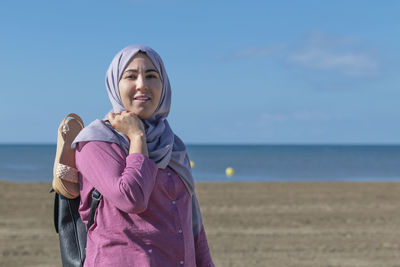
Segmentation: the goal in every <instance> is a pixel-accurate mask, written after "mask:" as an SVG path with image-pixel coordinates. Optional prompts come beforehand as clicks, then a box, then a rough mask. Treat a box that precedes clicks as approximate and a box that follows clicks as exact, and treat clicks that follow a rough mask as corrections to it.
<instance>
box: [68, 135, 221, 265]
mask: <svg viewBox="0 0 400 267" xmlns="http://www.w3.org/2000/svg"><path fill="white" fill-rule="evenodd" d="M75 156H76V165H77V168H78V170H79V173H80V174H79V179H80V184H81V190H80V194H81V204H80V208H79V213H80V215H81V217H82V221H83V222H84V223H85V224H87V222H88V217H89V212H90V204H91V192H92V190H93V189H94V188H96V189H97V190H98V191H99V192H100V193H101V194H102V196H103V197H102V199H101V201H100V204H99V206H98V208H97V210H96V213H95V218H94V223H93V225H92V226H91V227H90V228H89V229H88V234H87V245H86V259H85V264H84V266H85V267H89V266H96V267H101V266H107V267H109V266H113V267H119V266H121V267H129V266H132V267H136V266H137V267H147V266H149V267H150V266H157V267H158V266H165V267H168V266H190V267H194V266H198V267H203V266H207V267H209V266H214V264H213V262H212V259H211V255H210V251H209V247H208V244H207V238H206V233H205V231H204V227H203V226H202V228H201V231H200V232H199V233H198V234H197V235H196V236H194V235H193V230H192V212H191V208H192V202H191V197H190V194H189V192H188V191H187V189H186V187H185V185H184V183H183V182H182V181H181V179H180V178H179V177H178V175H177V174H176V173H175V172H174V171H173V170H172V169H171V168H169V167H167V168H165V169H159V168H158V167H157V165H156V164H155V163H154V162H153V161H152V160H150V159H149V158H148V157H146V156H145V155H143V154H140V153H133V154H130V155H128V156H126V154H125V152H124V151H123V150H122V148H121V147H120V146H119V145H118V144H115V143H108V142H101V141H91V142H80V143H78V146H77V149H76V153H75Z"/></svg>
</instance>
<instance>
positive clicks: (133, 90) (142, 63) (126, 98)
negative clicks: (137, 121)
mask: <svg viewBox="0 0 400 267" xmlns="http://www.w3.org/2000/svg"><path fill="white" fill-rule="evenodd" d="M118 89H119V94H120V96H121V100H122V104H123V105H124V107H125V109H126V110H127V111H130V112H132V113H134V114H136V115H137V116H138V117H139V118H141V119H147V118H149V117H151V115H152V114H153V113H154V111H155V110H156V109H157V106H158V103H159V102H160V98H161V93H162V81H161V77H160V74H159V73H158V72H157V69H156V67H155V66H154V64H153V62H152V61H151V60H150V58H149V57H148V56H147V55H146V54H144V53H138V54H136V55H135V56H134V57H133V59H132V60H131V62H130V63H129V64H128V66H127V67H126V68H125V70H124V72H123V73H122V76H121V79H120V81H119V83H118Z"/></svg>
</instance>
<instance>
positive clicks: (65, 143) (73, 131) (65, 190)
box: [52, 113, 84, 199]
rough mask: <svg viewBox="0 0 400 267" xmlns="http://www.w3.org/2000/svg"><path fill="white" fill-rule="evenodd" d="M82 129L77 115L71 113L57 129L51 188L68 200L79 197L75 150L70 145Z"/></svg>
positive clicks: (81, 123)
mask: <svg viewBox="0 0 400 267" xmlns="http://www.w3.org/2000/svg"><path fill="white" fill-rule="evenodd" d="M83 127H84V125H83V121H82V119H81V118H80V117H79V116H78V115H76V114H74V113H71V114H68V115H67V116H66V117H65V118H64V119H63V120H62V121H61V124H60V126H59V128H58V136H57V152H56V157H55V160H54V168H53V183H52V186H53V189H54V191H56V192H57V193H58V194H61V195H63V196H65V197H66V198H70V199H73V198H76V197H78V196H79V181H78V170H77V169H76V165H75V150H74V149H72V148H71V144H72V142H73V141H74V139H75V137H76V136H77V135H78V133H79V132H80V131H81V130H82V129H83Z"/></svg>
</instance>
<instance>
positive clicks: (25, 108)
mask: <svg viewBox="0 0 400 267" xmlns="http://www.w3.org/2000/svg"><path fill="white" fill-rule="evenodd" d="M399 10H400V2H399V1H183V0H182V1H181V0H165V1H156V0H154V1H153V0H148V1H147V0H142V1H139V0H137V1H133V0H130V1H129V0H114V1H92V0H80V1H75V0H72V1H63V2H61V1H40V0H39V1H28V0H24V1H2V2H1V3H0V25H1V26H0V36H1V42H0V77H1V98H0V112H1V116H0V125H1V129H2V130H1V131H0V143H55V142H56V131H57V127H58V124H59V121H60V120H61V119H62V118H63V116H64V115H66V114H67V113H69V112H75V113H78V114H80V115H81V116H82V117H83V119H84V121H85V122H86V123H89V122H91V121H92V120H94V119H96V118H102V117H103V116H104V114H105V113H107V112H108V111H109V110H110V108H111V104H110V103H109V100H108V96H107V93H106V89H105V85H104V76H105V72H106V70H107V68H108V65H109V63H110V62H111V59H112V58H113V56H114V55H115V53H117V52H118V51H119V50H120V49H121V48H123V47H125V46H127V45H130V44H135V43H141V44H146V45H149V46H151V47H152V48H154V49H155V50H156V51H158V52H159V54H160V55H161V57H162V58H163V60H164V63H165V66H166V68H167V72H168V75H169V78H170V81H171V85H172V90H173V95H172V107H171V113H170V115H169V118H168V120H169V122H170V124H171V126H172V128H173V130H174V131H175V133H176V134H177V135H179V136H180V137H181V138H182V139H183V140H184V141H185V142H186V143H189V144H194V143H268V144H286V143H289V144H293V143H295V144H303V143H304V144H309V143H328V144H331V143H332V144H337V143H345V144H347V143H352V144H353V143H362V144H375V143H379V144H392V143H396V144H399V143H400V124H399V123H398V122H399V118H400V111H399V108H398V107H399V104H398V102H399V99H400V90H399V89H400V88H399V87H400V75H399V71H400V53H399V47H400V27H399V26H400V18H399V16H398V11H399Z"/></svg>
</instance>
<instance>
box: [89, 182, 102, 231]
mask: <svg viewBox="0 0 400 267" xmlns="http://www.w3.org/2000/svg"><path fill="white" fill-rule="evenodd" d="M101 198H102V195H101V194H100V192H99V191H97V190H96V189H94V190H93V192H92V204H91V205H90V213H89V219H88V224H87V229H89V228H90V226H92V225H93V223H94V215H95V214H96V209H97V207H98V206H99V203H100V200H101Z"/></svg>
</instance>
